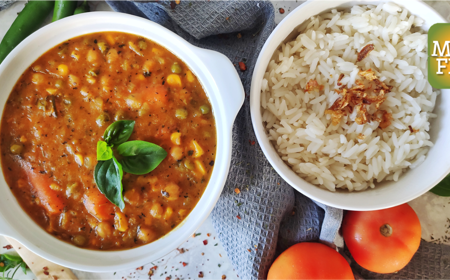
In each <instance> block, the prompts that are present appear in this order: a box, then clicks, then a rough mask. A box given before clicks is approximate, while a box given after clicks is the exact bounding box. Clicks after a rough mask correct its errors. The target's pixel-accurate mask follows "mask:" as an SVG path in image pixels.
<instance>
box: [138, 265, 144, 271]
mask: <svg viewBox="0 0 450 280" xmlns="http://www.w3.org/2000/svg"><path fill="white" fill-rule="evenodd" d="M143 269H144V267H143V266H140V267H138V268H136V270H143Z"/></svg>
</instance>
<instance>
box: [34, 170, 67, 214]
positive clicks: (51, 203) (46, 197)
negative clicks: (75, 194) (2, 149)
mask: <svg viewBox="0 0 450 280" xmlns="http://www.w3.org/2000/svg"><path fill="white" fill-rule="evenodd" d="M26 173H27V176H28V180H29V181H30V183H31V185H32V186H33V189H34V191H35V193H36V196H37V197H38V198H39V200H40V202H41V204H42V205H43V206H44V208H45V209H46V210H47V211H48V212H49V213H50V214H59V213H61V212H62V211H63V209H64V206H65V203H64V201H63V200H62V199H61V197H60V196H59V193H58V191H55V190H53V189H51V187H50V185H51V184H53V183H54V182H53V180H52V179H51V178H50V177H49V175H47V174H41V173H39V172H38V171H35V170H32V169H31V168H26Z"/></svg>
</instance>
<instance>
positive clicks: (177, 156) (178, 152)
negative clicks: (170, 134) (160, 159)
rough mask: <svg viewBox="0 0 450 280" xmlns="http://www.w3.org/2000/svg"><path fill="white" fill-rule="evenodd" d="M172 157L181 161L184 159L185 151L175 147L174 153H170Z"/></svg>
mask: <svg viewBox="0 0 450 280" xmlns="http://www.w3.org/2000/svg"><path fill="white" fill-rule="evenodd" d="M170 155H171V156H172V157H173V158H174V159H175V160H180V159H182V158H183V149H182V148H180V147H173V148H172V151H171V153H170Z"/></svg>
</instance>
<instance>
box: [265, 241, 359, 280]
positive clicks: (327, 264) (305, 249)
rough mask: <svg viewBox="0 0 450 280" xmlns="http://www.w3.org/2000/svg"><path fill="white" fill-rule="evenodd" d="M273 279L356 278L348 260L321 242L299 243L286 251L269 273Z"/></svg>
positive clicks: (268, 277) (269, 277)
mask: <svg viewBox="0 0 450 280" xmlns="http://www.w3.org/2000/svg"><path fill="white" fill-rule="evenodd" d="M267 279H268V280H272V279H355V277H354V276H353V272H352V269H351V268H350V265H349V264H348V262H347V261H346V260H345V259H344V257H343V256H341V255H340V254H339V253H338V252H336V251H335V250H333V249H331V248H330V247H328V246H326V245H324V244H321V243H309V242H304V243H298V244H295V245H294V246H292V247H290V248H289V249H287V250H286V251H284V252H283V253H282V254H281V255H280V256H279V257H278V258H277V259H276V260H275V261H274V262H273V264H272V266H271V267H270V269H269V274H268V275H267Z"/></svg>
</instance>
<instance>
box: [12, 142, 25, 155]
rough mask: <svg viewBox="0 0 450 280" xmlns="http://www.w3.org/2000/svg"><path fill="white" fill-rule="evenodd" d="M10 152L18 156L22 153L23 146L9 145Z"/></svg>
mask: <svg viewBox="0 0 450 280" xmlns="http://www.w3.org/2000/svg"><path fill="white" fill-rule="evenodd" d="M10 150H11V153H12V154H13V155H20V154H21V153H22V151H23V146H22V145H20V144H13V145H11V148H10Z"/></svg>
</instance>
